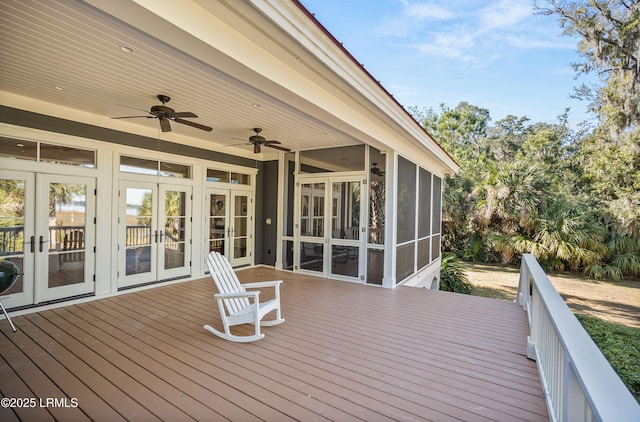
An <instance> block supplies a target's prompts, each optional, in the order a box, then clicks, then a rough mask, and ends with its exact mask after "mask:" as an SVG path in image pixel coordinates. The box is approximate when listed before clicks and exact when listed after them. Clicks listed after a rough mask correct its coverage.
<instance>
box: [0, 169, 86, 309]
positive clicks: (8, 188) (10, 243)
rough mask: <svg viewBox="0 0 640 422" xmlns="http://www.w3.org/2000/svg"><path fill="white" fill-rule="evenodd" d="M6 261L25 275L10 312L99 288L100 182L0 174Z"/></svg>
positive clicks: (8, 300)
mask: <svg viewBox="0 0 640 422" xmlns="http://www.w3.org/2000/svg"><path fill="white" fill-rule="evenodd" d="M0 201H1V202H2V204H1V205H0V257H1V258H3V259H5V260H9V261H11V262H13V263H14V264H16V265H17V266H18V268H19V269H20V272H21V274H22V275H21V276H20V277H19V278H18V281H17V282H16V284H15V285H14V286H13V288H12V289H11V290H9V291H8V292H7V293H5V295H6V296H8V297H3V304H4V305H5V306H6V307H7V308H13V307H18V306H26V305H31V304H38V303H42V302H47V301H54V300H58V299H64V298H69V297H73V296H78V295H84V294H88V293H92V292H93V291H94V289H95V250H94V246H95V205H96V197H95V179H93V178H89V177H77V176H64V175H53V174H43V173H31V172H18V171H4V170H2V171H0Z"/></svg>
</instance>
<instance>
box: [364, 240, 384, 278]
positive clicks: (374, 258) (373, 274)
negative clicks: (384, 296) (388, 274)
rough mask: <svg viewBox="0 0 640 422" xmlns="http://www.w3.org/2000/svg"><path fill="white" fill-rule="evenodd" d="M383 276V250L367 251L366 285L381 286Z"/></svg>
mask: <svg viewBox="0 0 640 422" xmlns="http://www.w3.org/2000/svg"><path fill="white" fill-rule="evenodd" d="M383 276H384V250H381V249H367V280H366V281H367V284H377V285H379V286H382V277H383Z"/></svg>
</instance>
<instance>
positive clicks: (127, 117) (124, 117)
mask: <svg viewBox="0 0 640 422" xmlns="http://www.w3.org/2000/svg"><path fill="white" fill-rule="evenodd" d="M138 117H144V118H146V117H154V116H122V117H112V119H137V118H138Z"/></svg>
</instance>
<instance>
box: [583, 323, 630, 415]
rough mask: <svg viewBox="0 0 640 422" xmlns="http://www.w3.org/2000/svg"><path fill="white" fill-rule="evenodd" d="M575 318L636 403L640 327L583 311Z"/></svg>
mask: <svg viewBox="0 0 640 422" xmlns="http://www.w3.org/2000/svg"><path fill="white" fill-rule="evenodd" d="M576 318H578V320H579V321H580V323H581V324H582V326H583V327H584V329H585V330H586V331H587V333H589V335H590V336H591V338H592V339H593V342H594V343H595V344H596V345H597V346H598V348H599V349H600V351H601V352H602V354H603V355H604V357H605V358H607V360H608V361H609V363H610V364H611V366H612V367H613V369H614V370H615V371H616V373H617V374H618V376H619V377H620V379H621V380H622V382H624V383H625V385H626V386H627V388H629V391H631V394H632V395H633V396H634V397H635V398H636V400H637V401H638V402H639V403H640V329H637V328H632V327H627V326H625V325H620V324H613V323H611V322H606V321H603V320H601V319H599V318H595V317H592V316H588V315H583V314H576Z"/></svg>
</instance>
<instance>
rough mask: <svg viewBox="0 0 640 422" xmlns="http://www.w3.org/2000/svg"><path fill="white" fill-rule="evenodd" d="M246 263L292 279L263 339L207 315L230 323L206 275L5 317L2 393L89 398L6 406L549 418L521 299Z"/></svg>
mask: <svg viewBox="0 0 640 422" xmlns="http://www.w3.org/2000/svg"><path fill="white" fill-rule="evenodd" d="M238 275H239V277H240V279H241V280H242V281H246V282H248V281H260V280H271V279H279V278H282V279H284V280H285V282H284V283H283V284H282V286H281V295H282V312H283V316H284V318H285V319H286V322H285V323H284V324H281V325H278V326H275V327H265V328H263V332H264V333H265V334H266V337H265V338H264V339H263V340H260V341H258V342H254V343H246V344H242V343H232V342H228V341H224V340H221V339H219V338H217V337H216V336H213V335H212V334H211V333H209V332H207V331H205V330H204V329H203V328H202V326H203V325H204V324H211V325H213V326H216V327H218V328H221V323H220V316H219V314H218V310H217V307H216V304H215V300H214V299H213V294H214V293H215V287H214V284H213V283H212V282H211V281H210V280H208V279H206V278H204V279H200V280H195V281H189V282H184V283H179V284H173V285H167V286H160V287H157V288H153V289H149V290H144V291H138V292H130V293H128V294H124V295H119V296H115V297H111V298H107V299H100V300H96V301H92V302H86V303H81V304H75V305H69V306H65V307H62V308H57V309H53V310H47V311H40V312H36V313H33V314H28V315H24V316H16V317H14V318H13V320H14V323H16V325H17V327H18V332H17V333H12V332H10V329H9V327H8V324H7V322H6V321H4V320H0V330H1V332H2V335H1V336H0V358H1V359H0V365H1V367H0V377H1V379H2V383H0V394H1V395H2V396H5V397H37V398H42V397H45V398H46V397H68V398H72V397H75V398H77V399H78V404H79V406H78V408H77V409H76V408H36V409H0V418H1V419H2V420H14V419H21V420H46V419H57V420H68V419H74V420H81V419H83V418H86V419H93V420H101V419H102V420H117V419H118V418H119V419H126V420H158V419H162V420H236V421H251V420H269V421H286V420H304V421H316V420H317V421H323V420H338V421H347V420H363V421H387V420H473V421H482V420H508V421H518V420H527V421H532V420H548V416H547V411H546V407H545V403H544V398H543V395H542V388H541V386H540V382H539V378H538V372H537V369H536V366H535V363H534V362H532V361H529V360H528V359H526V356H525V354H526V332H527V323H526V316H525V314H524V312H523V311H522V309H521V308H519V307H518V306H517V305H516V304H514V303H511V302H504V301H497V300H492V299H484V298H477V297H470V296H465V295H457V294H452V293H444V292H434V291H429V290H425V289H416V288H410V287H400V288H397V289H395V290H387V289H382V288H376V287H366V286H362V285H358V284H352V283H342V282H337V281H330V280H325V279H321V278H317V277H311V276H304V275H300V274H293V273H289V272H279V271H275V270H272V269H269V268H264V267H258V268H254V269H248V270H242V271H239V272H238ZM269 295H270V293H269V292H268V291H266V290H265V291H264V292H261V298H262V299H263V300H266V299H268V298H269V297H270V296H269ZM252 330H253V328H252V327H250V326H247V327H234V331H235V332H237V333H239V334H250V333H251V332H252Z"/></svg>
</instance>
